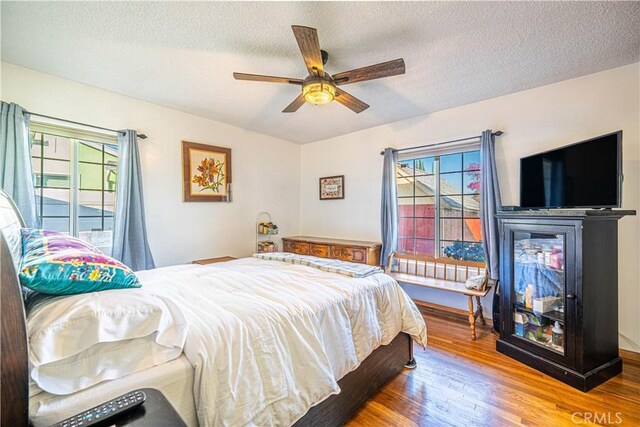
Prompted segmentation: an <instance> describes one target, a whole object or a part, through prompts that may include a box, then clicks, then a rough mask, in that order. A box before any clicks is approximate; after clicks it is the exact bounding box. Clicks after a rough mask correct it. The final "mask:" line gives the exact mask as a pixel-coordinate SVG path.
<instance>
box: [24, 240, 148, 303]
mask: <svg viewBox="0 0 640 427" xmlns="http://www.w3.org/2000/svg"><path fill="white" fill-rule="evenodd" d="M22 249H23V256H22V263H21V267H20V274H19V278H20V283H21V284H22V286H24V287H26V288H29V289H31V290H33V291H37V292H41V293H43V294H49V295H73V294H83V293H88V292H96V291H104V290H107V289H124V288H139V287H140V286H141V285H140V282H139V281H138V278H137V277H136V275H135V274H134V273H133V271H132V270H131V269H130V268H129V267H127V266H126V265H124V264H122V263H121V262H119V261H116V260H115V259H113V258H111V257H109V256H107V255H104V254H103V253H102V252H100V250H99V249H97V248H95V247H93V246H91V245H90V244H88V243H86V242H83V241H82V240H80V239H77V238H75V237H71V236H67V235H65V234H62V233H58V232H55V231H47V230H35V229H23V230H22Z"/></svg>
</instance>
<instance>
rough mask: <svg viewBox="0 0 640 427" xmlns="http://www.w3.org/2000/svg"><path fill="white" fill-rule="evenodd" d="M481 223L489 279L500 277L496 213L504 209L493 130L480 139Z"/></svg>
mask: <svg viewBox="0 0 640 427" xmlns="http://www.w3.org/2000/svg"><path fill="white" fill-rule="evenodd" d="M480 163H481V165H480V174H481V175H480V222H481V226H482V248H483V249H484V256H485V259H486V261H487V267H488V269H489V278H490V279H493V280H498V279H499V278H500V277H499V276H500V260H499V256H500V233H499V231H498V220H497V219H496V216H495V214H496V211H498V210H500V209H501V208H502V202H501V200H500V186H499V185H498V171H497V168H496V155H495V140H494V136H493V134H492V132H491V130H485V131H484V132H482V136H481V137H480Z"/></svg>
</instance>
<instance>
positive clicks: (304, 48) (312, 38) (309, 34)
mask: <svg viewBox="0 0 640 427" xmlns="http://www.w3.org/2000/svg"><path fill="white" fill-rule="evenodd" d="M291 29H293V34H294V35H295V36H296V40H297V41H298V46H299V47H300V52H302V58H303V59H304V63H305V64H306V66H307V70H309V74H310V75H314V76H320V77H321V76H322V74H323V73H324V71H323V66H322V65H323V64H322V53H321V52H320V41H319V40H318V31H316V29H315V28H309V27H302V26H300V25H292V26H291ZM314 68H315V69H316V70H318V71H317V72H314Z"/></svg>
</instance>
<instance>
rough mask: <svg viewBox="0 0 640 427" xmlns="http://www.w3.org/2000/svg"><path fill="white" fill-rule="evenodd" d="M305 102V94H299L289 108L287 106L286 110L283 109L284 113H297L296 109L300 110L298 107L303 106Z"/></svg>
mask: <svg viewBox="0 0 640 427" xmlns="http://www.w3.org/2000/svg"><path fill="white" fill-rule="evenodd" d="M304 103H305V100H304V95H303V94H300V95H298V97H297V98H296V99H294V100H293V102H292V103H291V104H289V105H287V108H285V109H284V110H282V112H283V113H295V112H296V111H298V108H300V107H302V104H304Z"/></svg>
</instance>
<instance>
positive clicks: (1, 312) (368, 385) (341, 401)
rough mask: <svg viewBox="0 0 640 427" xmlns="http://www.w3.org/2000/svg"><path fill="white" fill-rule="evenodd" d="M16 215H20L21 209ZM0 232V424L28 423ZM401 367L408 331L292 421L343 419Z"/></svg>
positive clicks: (22, 331)
mask: <svg viewBox="0 0 640 427" xmlns="http://www.w3.org/2000/svg"><path fill="white" fill-rule="evenodd" d="M0 199H5V200H8V201H9V203H10V205H11V206H12V207H13V209H14V210H15V211H16V212H17V209H16V208H15V206H14V205H13V202H12V201H11V199H10V198H9V197H7V196H6V195H5V194H4V192H3V191H2V190H1V189H0ZM5 200H0V205H2V204H4V207H5V208H6V201H5ZM2 207H3V206H0V208H2ZM18 219H19V220H20V221H21V219H20V216H19V215H18ZM0 226H1V224H0ZM0 228H2V227H0ZM0 236H1V237H0V317H1V318H2V319H1V320H2V322H1V323H2V326H1V331H0V332H1V335H0V339H1V347H0V377H1V384H0V395H1V401H0V412H1V417H0V425H3V426H12V427H14V426H15V427H22V426H25V427H26V426H28V425H29V370H28V351H29V350H28V338H27V319H26V315H25V309H24V303H23V299H22V292H21V287H20V285H19V281H18V276H17V274H16V271H15V268H14V264H13V259H12V256H11V251H10V250H9V246H8V244H7V241H6V239H5V236H4V234H3V233H2V230H1V229H0ZM403 367H407V368H414V367H415V360H414V359H413V340H412V338H411V337H410V336H409V335H407V334H405V333H399V334H398V335H397V336H396V337H395V338H394V339H393V341H392V342H391V343H389V344H388V345H384V346H380V347H379V348H377V349H376V350H374V351H373V353H371V354H370V355H369V357H367V358H366V359H365V360H364V361H363V362H362V363H361V364H360V366H359V367H358V368H357V369H356V370H354V371H352V372H350V373H349V374H347V375H346V376H344V377H343V378H342V379H341V380H340V381H338V384H339V385H340V389H341V390H342V391H341V393H340V394H336V395H332V396H330V397H329V398H327V399H326V400H324V401H323V402H321V403H319V404H317V405H316V406H314V407H312V408H311V409H309V411H308V412H307V413H306V415H305V416H304V417H302V418H301V419H300V420H298V422H297V423H295V425H296V426H323V427H324V426H339V425H343V424H344V423H346V422H347V421H348V420H349V418H351V417H352V416H353V415H354V414H355V413H356V411H357V410H358V408H359V407H360V406H361V405H362V404H363V403H364V402H365V401H366V400H367V399H368V398H369V397H370V396H371V395H373V394H374V393H375V392H376V391H377V390H378V389H379V388H380V387H381V386H382V385H383V384H384V383H386V382H387V381H389V380H390V379H391V378H393V377H394V376H396V375H397V374H398V373H399V372H400V371H401V370H402V369H403Z"/></svg>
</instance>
